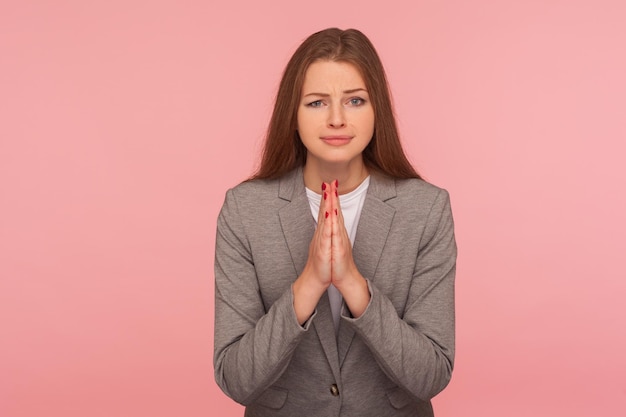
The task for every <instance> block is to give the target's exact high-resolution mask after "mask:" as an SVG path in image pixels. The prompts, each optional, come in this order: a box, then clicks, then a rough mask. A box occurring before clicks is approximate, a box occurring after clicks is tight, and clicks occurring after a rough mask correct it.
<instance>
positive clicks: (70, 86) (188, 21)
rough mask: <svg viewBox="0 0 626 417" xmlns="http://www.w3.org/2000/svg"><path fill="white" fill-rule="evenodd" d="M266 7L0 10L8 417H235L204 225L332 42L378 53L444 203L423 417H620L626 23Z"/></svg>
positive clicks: (2, 302) (210, 229) (625, 17)
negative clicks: (342, 35)
mask: <svg viewBox="0 0 626 417" xmlns="http://www.w3.org/2000/svg"><path fill="white" fill-rule="evenodd" d="M267 3H268V2H259V1H245V2H243V1H225V2H223V4H220V3H218V2H215V1H192V0H189V1H173V0H169V1H168V0H160V1H147V0H146V1H139V0H130V1H129V0H125V1H121V0H115V1H104V0H103V1H97V2H96V1H79V0H74V1H51V0H50V1H43V0H42V1H18V0H14V1H7V0H2V1H1V2H0V277H1V279H0V416H3V417H31V416H32V417H34V416H44V415H45V416H51V417H52V416H63V417H73V416H81V417H82V416H152V417H160V416H175V415H184V416H209V415H210V416H241V415H242V413H243V411H242V410H243V409H242V408H241V407H240V406H238V405H236V404H235V403H233V402H232V401H230V400H229V399H228V398H226V397H225V396H224V395H223V394H222V393H221V392H220V391H219V389H218V388H217V386H216V385H215V383H214V381H213V367H212V354H213V344H212V337H213V272H212V271H213V245H214V233H215V219H216V216H217V213H218V210H219V208H220V206H221V203H222V201H223V196H224V192H225V191H226V189H227V188H229V187H232V186H234V185H235V184H236V183H238V182H239V181H240V180H242V179H244V178H245V177H246V176H248V175H249V174H250V173H251V171H252V170H253V168H254V166H255V161H256V160H257V158H258V154H259V150H260V147H261V142H262V137H263V134H264V129H265V126H266V123H267V121H268V118H269V115H270V111H271V105H272V99H273V95H274V93H275V91H276V87H277V83H278V80H279V77H280V73H281V71H282V69H283V67H284V65H285V63H286V61H287V59H288V58H289V56H290V54H291V53H292V52H293V51H294V49H295V48H296V47H297V45H298V44H299V43H300V42H301V41H302V40H303V39H304V38H305V37H306V36H307V35H309V34H310V33H312V32H314V31H317V30H319V29H322V28H325V27H329V26H339V27H342V28H347V27H356V28H359V29H361V30H363V31H364V32H365V33H366V34H367V35H368V36H369V37H370V38H371V39H372V41H373V42H374V44H375V45H376V47H377V48H378V50H379V53H380V55H381V57H382V59H383V61H384V63H385V66H386V68H387V71H388V75H389V79H390V82H391V85H392V90H393V94H394V98H395V104H396V109H397V115H398V120H399V124H400V128H401V131H402V137H403V141H404V145H405V147H406V150H407V152H408V154H409V155H410V157H411V160H412V161H413V162H414V163H415V164H416V165H417V167H418V169H419V170H420V171H421V172H422V173H423V174H424V175H425V177H426V178H427V179H428V180H430V181H431V182H433V183H435V184H437V185H439V186H442V187H445V188H447V189H448V190H449V191H450V192H451V195H452V202H453V209H454V214H455V219H456V230H457V239H458V244H459V249H460V251H459V254H460V255H459V259H458V273H457V290H458V291H457V306H458V312H457V317H458V333H457V334H458V339H457V361H456V369H455V373H454V376H453V380H452V383H451V384H450V386H449V387H448V389H447V390H446V391H444V392H443V393H442V394H441V395H440V396H438V397H437V398H436V399H435V407H436V411H437V416H438V417H446V416H448V417H452V416H481V417H491V416H493V417H502V416H507V417H516V416H529V415H532V416H568V417H576V416H581V417H582V416H623V415H624V412H625V410H626V382H625V381H626V355H625V354H624V352H626V331H624V327H625V324H624V323H625V322H626V308H625V303H626V297H625V296H626V279H625V278H626V273H625V272H624V267H623V259H624V248H625V244H624V239H625V236H626V219H625V214H624V213H626V193H625V191H624V190H625V188H626V174H625V170H624V167H623V163H624V159H625V158H624V157H625V155H626V46H625V45H626V29H625V26H626V25H625V22H626V6H625V5H624V2H623V1H620V0H615V1H608V0H587V1H572V0H570V1H567V0H562V1H557V0H541V1H540V0H535V1H528V0H527V1H524V0H509V1H496V0H474V1H460V0H459V1H410V2H409V1H406V2H402V5H397V6H395V5H394V7H389V6H388V4H389V3H388V2H381V1H375V2H369V3H367V2H366V3H367V4H364V3H363V1H359V2H351V1H327V0H320V1H317V2H313V3H301V2H295V1H291V0H290V1H286V0H281V1H273V2H269V3H271V5H268V4H267ZM398 3H400V2H398Z"/></svg>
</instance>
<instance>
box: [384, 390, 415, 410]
mask: <svg viewBox="0 0 626 417" xmlns="http://www.w3.org/2000/svg"><path fill="white" fill-rule="evenodd" d="M387 398H388V399H389V402H390V403H391V406H392V407H393V408H395V409H396V410H399V409H401V408H402V407H406V406H407V405H408V404H409V403H411V401H412V398H411V397H410V396H409V394H407V393H406V392H404V390H402V388H399V387H396V388H394V389H391V390H389V391H387Z"/></svg>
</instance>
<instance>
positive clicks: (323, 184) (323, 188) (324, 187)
mask: <svg viewBox="0 0 626 417" xmlns="http://www.w3.org/2000/svg"><path fill="white" fill-rule="evenodd" d="M325 189H326V183H325V182H323V183H322V191H324V190H325Z"/></svg>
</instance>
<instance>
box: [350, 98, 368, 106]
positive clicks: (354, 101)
mask: <svg viewBox="0 0 626 417" xmlns="http://www.w3.org/2000/svg"><path fill="white" fill-rule="evenodd" d="M363 103H365V100H363V99H362V98H359V97H355V98H351V99H350V105H352V106H361V105H363Z"/></svg>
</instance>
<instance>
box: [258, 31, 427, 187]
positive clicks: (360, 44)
mask: <svg viewBox="0 0 626 417" xmlns="http://www.w3.org/2000/svg"><path fill="white" fill-rule="evenodd" d="M318 60H330V61H342V62H348V63H350V64H352V65H354V66H355V67H356V68H357V69H358V70H359V71H360V73H361V75H362V77H363V79H364V81H365V86H366V88H367V90H368V92H369V96H370V99H371V100H372V107H373V109H374V135H373V137H372V140H371V141H370V143H369V144H368V145H367V147H366V148H365V149H364V150H363V162H364V164H365V166H366V167H368V168H369V169H370V170H374V171H378V172H381V173H384V174H386V175H388V176H390V177H394V178H420V176H419V174H418V173H417V172H416V171H415V169H414V168H413V167H412V166H411V164H410V163H409V161H408V159H407V158H406V155H405V154H404V151H403V150H402V146H401V144H400V138H399V136H398V128H397V126H396V120H395V117H394V113H393V108H392V105H391V95H390V93H389V85H388V83H387V77H386V76H385V70H384V69H383V65H382V62H381V61H380V58H379V57H378V54H377V53H376V50H375V49H374V46H373V45H372V43H371V42H370V40H369V39H368V38H367V37H366V36H365V35H364V34H363V33H361V32H360V31H358V30H356V29H347V30H341V29H337V28H330V29H325V30H322V31H320V32H317V33H314V34H313V35H311V36H309V37H308V38H307V39H306V40H305V41H304V42H303V43H302V44H301V45H300V46H299V47H298V49H297V50H296V52H295V53H294V54H293V56H292V57H291V59H290V60H289V63H288V64H287V67H286V68H285V72H284V73H283V77H282V80H281V82H280V86H279V88H278V93H277V94H276V103H275V105H274V112H273V113H272V118H271V120H270V123H269V127H268V129H267V136H266V138H265V146H264V149H263V156H262V158H261V165H260V167H259V169H258V171H257V172H256V173H255V174H254V175H253V177H252V179H272V178H278V177H280V176H282V175H284V174H286V173H287V172H289V171H291V170H292V169H294V168H296V167H298V166H303V165H304V164H305V162H306V152H307V151H306V148H305V147H304V145H303V144H302V141H301V140H300V137H299V136H298V132H297V113H298V106H299V104H300V98H301V97H300V95H301V94H302V84H303V83H304V75H305V73H306V70H307V69H308V67H309V65H311V64H312V63H313V62H315V61H318Z"/></svg>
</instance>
